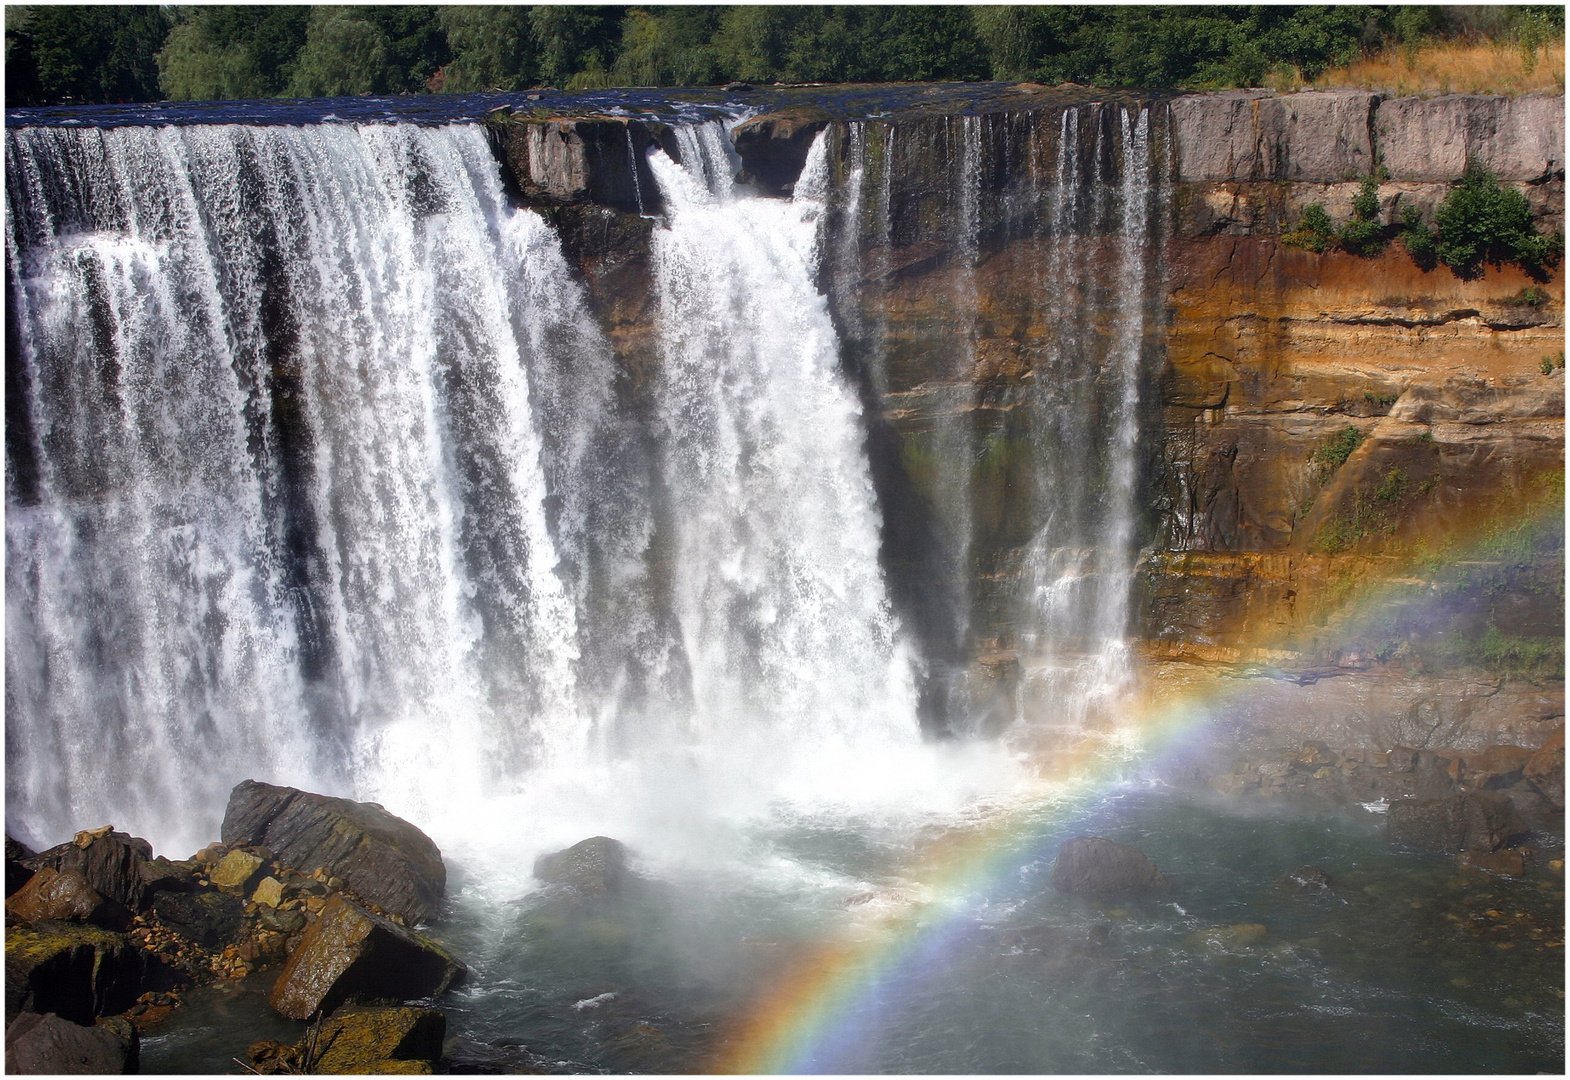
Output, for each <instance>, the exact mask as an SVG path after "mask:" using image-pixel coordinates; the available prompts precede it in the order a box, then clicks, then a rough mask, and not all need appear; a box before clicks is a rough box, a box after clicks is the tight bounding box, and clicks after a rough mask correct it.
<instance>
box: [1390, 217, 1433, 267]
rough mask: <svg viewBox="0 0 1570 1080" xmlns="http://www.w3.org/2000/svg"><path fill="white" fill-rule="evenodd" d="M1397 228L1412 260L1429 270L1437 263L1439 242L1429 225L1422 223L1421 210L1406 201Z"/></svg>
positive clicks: (1402, 243)
mask: <svg viewBox="0 0 1570 1080" xmlns="http://www.w3.org/2000/svg"><path fill="white" fill-rule="evenodd" d="M1399 228H1400V233H1399V235H1400V237H1401V245H1402V246H1403V247H1405V248H1406V250H1407V253H1408V254H1409V255H1411V256H1412V261H1413V262H1415V263H1417V265H1419V266H1421V267H1422V268H1423V269H1425V270H1431V269H1433V268H1434V267H1435V266H1436V265H1438V263H1439V242H1438V240H1437V239H1436V238H1435V237H1434V234H1433V232H1432V231H1431V230H1430V229H1429V227H1428V226H1427V225H1425V224H1423V214H1422V211H1420V210H1418V208H1417V207H1415V206H1413V205H1411V204H1410V203H1408V204H1407V206H1406V208H1405V209H1403V210H1402V211H1401V224H1400V226H1399Z"/></svg>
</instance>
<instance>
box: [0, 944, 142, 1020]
mask: <svg viewBox="0 0 1570 1080" xmlns="http://www.w3.org/2000/svg"><path fill="white" fill-rule="evenodd" d="M144 970H145V963H144V960H143V957H142V952H141V950H140V949H138V948H137V947H136V946H135V945H134V944H133V943H132V942H131V940H130V938H128V937H126V936H125V935H124V934H116V933H113V932H112V931H109V930H101V929H99V928H97V927H94V926H81V925H79V924H76V923H61V922H55V923H40V924H38V925H37V926H32V927H27V926H11V927H7V928H6V934H5V1015H6V1022H7V1023H10V1021H12V1020H13V1019H15V1018H16V1015H17V1013H19V1012H36V1013H46V1012H52V1013H57V1014H59V1015H60V1016H63V1017H65V1018H66V1019H67V1020H72V1021H75V1022H77V1023H82V1024H87V1023H91V1022H92V1019H93V1017H95V1016H105V1015H108V1014H112V1013H119V1012H124V1011H125V1010H126V1009H129V1008H130V1007H131V1006H132V1004H134V1003H135V1001H136V998H137V996H138V995H139V994H140V993H141V992H142V988H141V983H142V975H143V972H144Z"/></svg>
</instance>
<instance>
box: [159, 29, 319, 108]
mask: <svg viewBox="0 0 1570 1080" xmlns="http://www.w3.org/2000/svg"><path fill="white" fill-rule="evenodd" d="M180 17H181V21H180V22H179V23H177V24H176V25H175V26H174V28H173V29H171V30H170V31H169V36H168V38H167V39H166V40H165V41H164V46H163V49H162V50H160V51H159V53H158V56H157V60H158V82H159V86H160V87H161V88H162V90H163V92H164V94H165V95H167V96H168V97H170V98H172V99H174V100H176V101H209V100H221V99H226V98H260V97H272V96H275V95H277V94H281V93H283V91H284V88H285V87H286V86H287V85H288V83H289V76H290V73H291V72H292V71H293V67H294V56H295V54H296V53H298V52H299V51H300V47H301V46H302V45H304V44H305V30H306V24H307V23H308V22H309V21H310V10H309V9H308V8H303V7H242V6H227V5H226V6H215V7H200V8H190V9H185V10H183V11H182V12H181V15H180Z"/></svg>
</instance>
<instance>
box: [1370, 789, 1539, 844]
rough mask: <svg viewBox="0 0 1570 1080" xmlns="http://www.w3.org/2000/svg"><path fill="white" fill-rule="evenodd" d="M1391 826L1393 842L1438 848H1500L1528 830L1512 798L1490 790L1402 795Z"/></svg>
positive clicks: (1394, 807) (1391, 814)
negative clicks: (1441, 795) (1418, 796)
mask: <svg viewBox="0 0 1570 1080" xmlns="http://www.w3.org/2000/svg"><path fill="white" fill-rule="evenodd" d="M1388 828H1389V836H1390V840H1391V842H1392V843H1396V844H1402V845H1405V846H1406V847H1414V848H1420V849H1422V850H1424V851H1435V852H1461V851H1497V850H1498V849H1499V848H1501V847H1503V846H1504V845H1505V844H1506V843H1508V842H1509V841H1511V840H1514V839H1518V838H1520V837H1521V836H1522V835H1524V834H1525V832H1526V826H1525V824H1524V823H1523V822H1522V821H1521V819H1520V817H1519V816H1517V814H1516V813H1515V810H1514V808H1513V807H1512V806H1511V805H1510V800H1508V799H1506V798H1505V797H1504V796H1503V795H1497V794H1495V793H1493V792H1489V791H1474V792H1469V793H1467V794H1464V795H1452V796H1450V797H1448V798H1444V799H1398V800H1396V801H1395V802H1392V803H1391V804H1390V810H1389V821H1388Z"/></svg>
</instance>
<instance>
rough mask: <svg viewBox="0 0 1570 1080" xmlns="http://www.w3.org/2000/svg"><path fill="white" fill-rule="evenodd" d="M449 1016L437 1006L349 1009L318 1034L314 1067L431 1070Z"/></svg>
mask: <svg viewBox="0 0 1570 1080" xmlns="http://www.w3.org/2000/svg"><path fill="white" fill-rule="evenodd" d="M446 1035H447V1018H446V1017H445V1016H443V1015H442V1014H441V1013H440V1012H438V1011H437V1010H435V1009H421V1008H416V1007H413V1006H404V1007H399V1008H386V1009H374V1008H372V1009H368V1008H356V1007H346V1008H342V1009H339V1010H338V1011H337V1012H335V1013H333V1014H332V1015H331V1016H329V1017H328V1018H327V1019H326V1020H325V1021H324V1022H323V1023H322V1027H321V1030H320V1031H319V1032H318V1033H317V1036H316V1054H315V1058H314V1060H313V1061H312V1063H311V1068H312V1071H314V1072H320V1073H385V1072H392V1073H411V1072H413V1073H428V1072H430V1071H431V1070H432V1067H433V1066H432V1063H433V1062H435V1061H436V1060H437V1059H439V1058H440V1057H441V1054H442V1040H443V1039H444V1038H446Z"/></svg>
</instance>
